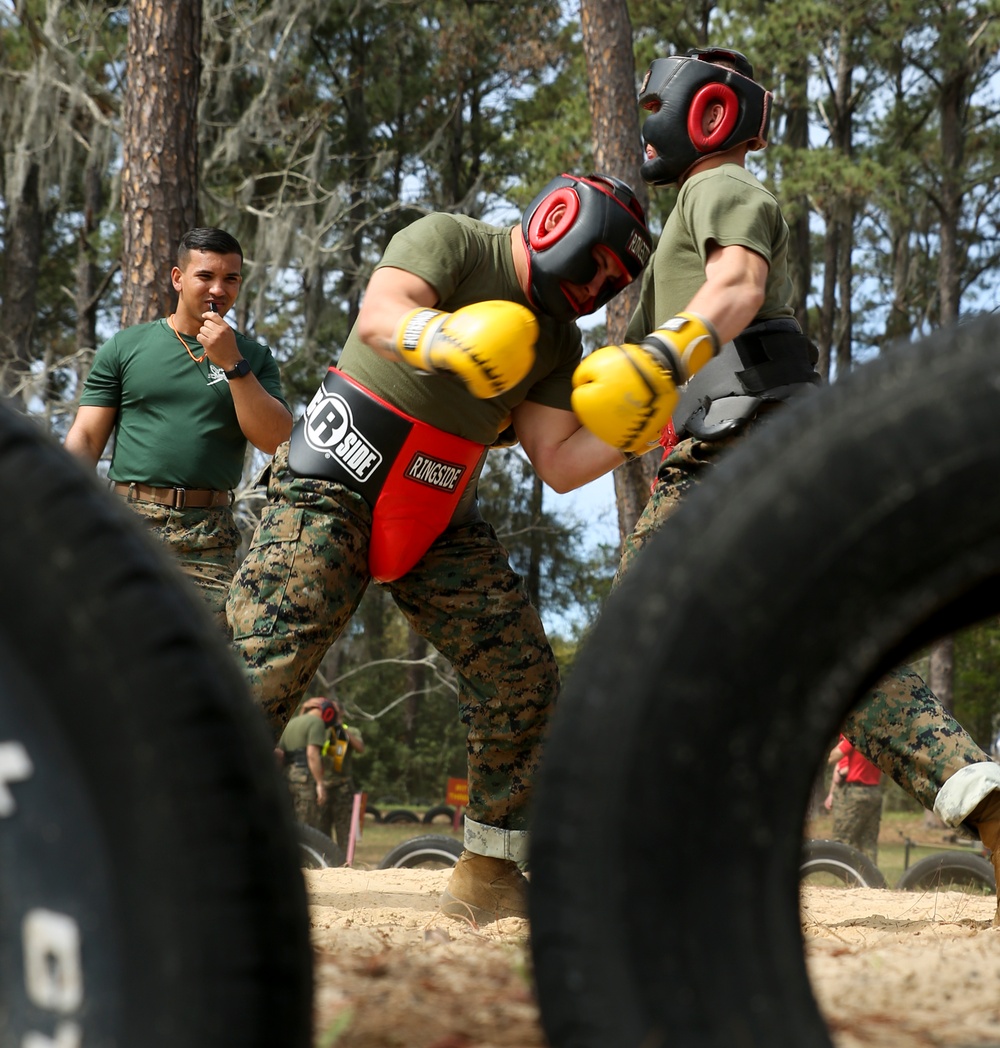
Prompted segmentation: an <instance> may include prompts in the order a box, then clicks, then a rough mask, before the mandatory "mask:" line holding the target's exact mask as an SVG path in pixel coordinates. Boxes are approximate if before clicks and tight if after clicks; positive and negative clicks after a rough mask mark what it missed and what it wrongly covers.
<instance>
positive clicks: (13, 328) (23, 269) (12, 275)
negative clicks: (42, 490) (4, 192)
mask: <svg viewBox="0 0 1000 1048" xmlns="http://www.w3.org/2000/svg"><path fill="white" fill-rule="evenodd" d="M38 181H39V172H38V165H37V164H34V163H32V164H30V165H29V167H28V170H27V173H26V175H25V178H24V181H23V183H22V185H21V190H20V193H19V194H18V196H17V199H16V200H13V201H11V205H12V206H11V208H10V213H9V216H8V225H7V244H6V248H7V249H6V252H5V256H4V262H5V265H4V282H3V299H2V302H3V327H2V330H0V365H2V376H3V381H2V384H0V389H2V392H3V394H4V395H5V396H8V397H10V398H11V399H12V400H13V401H14V403H15V404H16V405H17V406H18V407H19V408H21V409H23V408H24V407H25V406H26V403H27V400H28V395H29V394H28V391H27V389H26V387H27V385H28V384H29V381H28V380H29V378H30V375H31V360H32V358H33V355H34V354H33V349H32V344H33V341H34V330H35V317H36V315H37V312H38V309H37V305H38V272H39V260H40V258H41V253H42V208H41V202H40V200H39V195H38Z"/></svg>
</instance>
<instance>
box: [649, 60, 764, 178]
mask: <svg viewBox="0 0 1000 1048" xmlns="http://www.w3.org/2000/svg"><path fill="white" fill-rule="evenodd" d="M718 63H725V65H720V64H718ZM730 66H731V67H732V68H729V67H730ZM771 99H772V96H771V93H770V91H766V90H765V89H764V88H763V87H761V85H760V84H758V83H757V82H756V81H755V80H754V79H753V66H752V65H751V64H750V62H749V61H748V60H747V59H746V57H745V56H744V55H741V54H740V53H739V51H730V50H728V49H723V48H695V49H693V50H691V51H689V52H688V53H687V55H685V56H683V57H682V56H674V57H673V58H657V59H655V60H654V61H653V63H652V64H651V65H650V67H649V69H648V71H647V72H646V76H645V79H644V80H643V82H642V87H641V88H640V91H639V105H640V106H642V108H643V109H646V110H648V111H649V116H647V117H646V120H645V122H644V123H643V125H642V139H643V143H644V144H645V146H646V155H647V158H648V159H647V160H646V162H645V163H644V164H643V165H642V167H641V168H640V169H639V170H640V173H641V175H642V177H643V180H644V181H645V182H647V183H648V184H649V185H653V186H668V185H672V184H674V183H675V182H680V181H681V179H682V178H683V177H684V175H685V174H686V173H687V171H688V170H689V169H690V168H691V167H692V166H693V165H694V164H696V163H698V161H700V160H704V159H705V157H707V156H712V155H714V154H716V153H723V152H725V151H726V150H727V149H731V148H732V147H733V146H737V145H740V144H742V143H743V142H747V143H749V147H750V148H751V149H763V148H764V146H765V145H767V130H768V124H769V123H770V117H771ZM714 105H721V106H722V110H723V114H722V119H721V120H720V121H719V122H718V124H717V126H716V127H714V128H713V129H712V130H711V131H710V132H708V133H707V134H706V132H705V131H704V128H703V122H702V118H703V116H704V114H705V112H706V110H707V109H708V108H709V107H711V106H714Z"/></svg>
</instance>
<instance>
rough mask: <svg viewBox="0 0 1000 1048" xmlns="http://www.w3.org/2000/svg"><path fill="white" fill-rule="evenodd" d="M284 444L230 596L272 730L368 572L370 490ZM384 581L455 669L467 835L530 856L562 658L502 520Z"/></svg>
mask: <svg viewBox="0 0 1000 1048" xmlns="http://www.w3.org/2000/svg"><path fill="white" fill-rule="evenodd" d="M287 453H288V446H287V444H284V445H282V446H281V447H280V448H279V449H278V451H277V453H276V454H275V457H274V462H273V464H272V469H271V479H270V482H269V485H268V504H267V506H266V507H265V509H264V512H263V513H262V515H261V521H260V525H259V526H258V528H257V531H256V533H255V534H254V538H253V541H252V543H251V546H250V552H249V554H248V555H247V558H246V560H245V561H244V562H243V564H242V565H241V566H240V568H239V570H238V571H237V573H236V577H235V579H234V580H233V586H232V589H231V591H230V595H229V601H228V604H227V611H228V615H229V624H230V627H231V628H232V633H233V640H234V644H235V648H236V651H237V654H238V655H239V657H240V659H241V660H242V662H243V665H244V667H245V668H246V672H247V676H248V678H249V681H250V685H251V688H252V690H253V692H254V695H255V698H256V701H257V702H258V703H259V705H260V707H261V709H262V710H263V712H264V714H265V715H266V717H267V718H268V720H269V721H270V723H271V727H272V730H273V731H274V733H275V738H277V737H278V733H280V731H281V729H282V728H283V726H284V724H285V722H286V721H287V720H288V718H289V717H290V716H291V714H292V712H293V711H294V709H295V707H296V705H297V703H298V701H299V699H300V698H301V696H302V694H303V693H304V691H305V689H306V686H307V685H308V684H309V681H310V680H311V679H312V677H313V675H314V674H315V672H316V670H317V668H318V666H319V664H320V661H321V660H322V658H323V656H324V655H325V654H326V652H327V649H328V648H329V647H330V645H331V644H332V643H333V642H334V641H335V640H336V639H337V637H339V636H340V633H341V631H342V630H343V629H344V627H345V626H346V625H347V623H348V622H349V621H350V619H351V616H352V615H353V614H354V612H355V611H356V610H357V607H358V603H359V601H360V600H361V597H362V595H363V594H364V592H365V590H366V588H367V586H368V584H369V582H370V581H371V577H370V575H369V572H368V555H367V554H368V542H369V536H370V533H371V521H372V516H371V510H370V509H369V507H368V504H367V503H366V502H365V501H364V499H363V498H362V497H361V496H360V495H358V494H356V493H355V492H352V491H350V490H349V489H347V488H345V487H344V486H343V485H340V484H336V483H333V482H331V481H324V480H314V479H310V478H302V477H294V476H292V475H290V474H289V473H288V471H287ZM385 588H386V589H387V590H388V591H389V592H390V593H391V594H392V597H393V599H394V601H395V602H396V605H397V606H398V607H399V609H400V611H401V612H402V613H403V615H404V616H405V618H406V619H407V621H408V622H409V624H410V626H411V627H412V628H413V629H414V631H415V632H417V633H418V634H420V635H421V636H423V637H425V638H426V639H427V640H428V641H429V642H430V643H431V644H433V645H434V647H435V648H436V649H437V650H438V651H439V652H440V653H441V654H442V655H443V656H444V657H445V658H446V659H447V660H448V661H449V662H450V663H451V665H452V666H453V667H454V669H455V673H456V676H457V678H458V685H459V696H458V699H459V714H460V716H461V719H462V722H463V723H464V724H465V726H466V728H467V736H466V738H467V746H466V748H467V753H468V779H469V805H468V809H467V817H466V843H467V844H468V845H469V846H470V848H471V850H473V851H477V852H480V853H482V854H488V855H495V856H497V857H503V858H514V859H518V860H520V859H522V858H524V857H525V853H526V850H527V828H528V802H529V799H530V796H531V791H532V784H533V782H534V779H535V774H536V771H537V768H538V763H539V759H540V756H541V747H542V739H543V736H544V733H545V729H546V726H547V723H548V720H549V715H550V711H551V709H552V706H553V703H554V702H555V699H556V695H557V693H558V690H559V672H558V669H557V666H556V662H555V658H554V656H553V654H552V649H551V648H550V647H549V643H548V640H547V638H546V636H545V631H544V629H543V627H542V623H541V620H540V619H539V617H538V613H537V612H536V611H535V609H534V607H532V605H531V602H530V601H529V600H528V597H527V594H526V592H525V589H524V584H523V580H522V579H521V577H520V576H519V575H518V574H517V573H516V572H514V571H513V569H512V568H511V566H510V563H509V561H508V558H507V553H506V551H505V550H504V548H503V546H502V545H501V544H500V542H499V540H498V539H497V536H496V533H495V532H494V531H493V528H492V527H490V526H489V525H488V524H486V523H485V522H483V521H473V522H471V523H468V524H462V525H460V526H457V527H454V528H449V529H448V530H447V531H446V532H445V533H444V534H443V535H442V536H441V537H440V538H439V539H438V540H437V541H436V542H435V543H434V544H433V545H432V546H431V547H430V549H429V550H428V551H427V553H426V554H424V556H423V558H422V559H421V560H420V561H419V562H418V563H417V564H416V566H415V567H414V568H412V569H411V570H410V571H409V572H408V573H407V574H406V575H404V576H403V577H402V578H400V579H397V580H396V581H395V582H391V583H386V584H385Z"/></svg>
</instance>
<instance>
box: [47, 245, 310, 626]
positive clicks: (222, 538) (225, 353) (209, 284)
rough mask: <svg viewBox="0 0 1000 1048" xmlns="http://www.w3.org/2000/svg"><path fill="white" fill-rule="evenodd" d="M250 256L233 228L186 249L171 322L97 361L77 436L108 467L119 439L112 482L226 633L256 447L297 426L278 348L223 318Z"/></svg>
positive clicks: (127, 333) (90, 457) (139, 330)
mask: <svg viewBox="0 0 1000 1048" xmlns="http://www.w3.org/2000/svg"><path fill="white" fill-rule="evenodd" d="M242 267H243V251H242V249H241V248H240V245H239V242H238V241H237V240H236V238H235V237H232V236H230V234H229V233H226V232H225V231H224V230H221V229H214V228H199V229H191V230H189V231H188V232H187V233H185V234H184V236H183V237H182V238H181V242H180V244H179V246H178V248H177V264H176V265H175V266H174V267H173V269H172V270H171V274H170V276H171V281H172V283H173V286H174V290H175V291H176V292H177V309H176V311H175V312H174V313H172V314H171V315H170V316H169V317H166V318H161V319H160V320H154V321H153V322H152V323H150V324H138V325H135V326H133V327H129V328H126V329H125V330H123V331H120V332H119V333H118V334H117V335H114V336H113V337H112V338H110V339H109V340H108V341H107V342H106V343H105V344H104V345H103V346H101V348H100V349H99V350H98V351H97V354H96V355H95V357H94V363H93V365H92V367H91V369H90V374H89V375H88V377H87V381H86V383H85V385H84V390H83V395H82V396H81V398H80V409H79V411H78V412H77V415H76V418H75V420H74V421H73V425H72V426H71V427H70V430H69V432H68V433H67V435H66V441H65V445H66V448H67V449H68V450H69V451H71V452H72V453H73V454H74V455H76V456H78V457H79V458H81V459H83V461H84V462H87V463H88V464H89V465H91V466H96V465H97V463H98V461H99V460H100V457H101V455H102V454H103V452H104V448H105V446H106V445H107V443H108V439H109V438H110V436H111V433H112V431H113V432H114V434H115V445H114V451H113V452H112V455H111V466H110V469H109V470H108V476H109V478H110V479H111V480H112V481H113V482H114V488H113V490H114V491H115V493H116V494H118V495H119V496H121V497H122V498H123V499H125V500H126V501H127V502H128V504H129V506H130V507H131V508H132V509H133V510H134V512H136V513H137V514H138V515H139V516H141V517H143V518H144V519H145V520H146V522H147V524H148V525H149V528H150V530H151V531H152V533H153V535H154V536H155V537H156V538H157V539H158V540H159V541H161V542H162V543H163V544H164V545H165V546H167V547H168V548H169V549H170V550H171V552H172V553H173V554H174V556H175V557H176V558H177V561H178V563H179V564H180V567H181V570H182V571H183V572H184V573H185V574H186V575H188V576H189V577H190V578H191V579H192V580H193V581H194V582H195V584H196V585H197V586H198V587H199V589H200V591H201V593H202V595H203V597H204V599H205V601H206V603H207V604H208V606H209V608H210V610H211V611H212V612H213V614H214V615H215V616H216V618H217V619H218V621H219V622H220V624H221V625H222V626H223V627H225V626H226V619H225V602H226V596H227V594H228V592H229V584H230V582H231V581H232V577H233V572H234V571H235V569H236V551H237V549H238V547H239V543H240V533H239V528H238V527H237V525H236V520H235V518H234V517H233V512H232V509H231V506H232V501H233V489H235V488H236V486H237V485H238V484H239V480H240V476H241V474H242V472H243V460H244V457H245V455H246V448H247V441H248V440H249V441H250V442H251V443H252V444H253V445H254V446H255V447H257V448H259V449H260V450H261V451H264V452H266V453H267V454H269V455H270V454H273V452H274V449H275V448H276V447H277V446H278V444H280V443H281V441H283V440H287V438H288V434H289V433H290V432H291V428H292V416H291V413H290V412H289V410H288V406H287V405H286V404H285V402H284V400H282V398H281V383H280V380H279V376H278V365H277V363H276V361H275V360H274V357H273V356H272V355H271V351H270V349H268V347H267V346H265V345H262V344H261V343H259V342H255V341H253V339H250V338H247V337H246V336H245V335H243V334H241V333H239V332H237V331H234V330H233V328H231V327H230V326H229V325H228V324H227V323H226V322H225V320H224V319H223V317H224V316H225V314H226V313H227V312H228V311H229V310H230V309H231V308H232V305H233V303H234V302H235V301H236V296H237V295H238V294H239V290H240V284H241V281H242V279H243V278H242V275H241V271H242Z"/></svg>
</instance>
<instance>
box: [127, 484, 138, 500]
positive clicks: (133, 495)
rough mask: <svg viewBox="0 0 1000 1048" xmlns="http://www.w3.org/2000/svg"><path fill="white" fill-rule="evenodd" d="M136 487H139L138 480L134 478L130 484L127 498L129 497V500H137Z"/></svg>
mask: <svg viewBox="0 0 1000 1048" xmlns="http://www.w3.org/2000/svg"><path fill="white" fill-rule="evenodd" d="M136 488H137V485H136V482H135V481H134V480H133V481H132V482H131V483H130V484H129V486H128V495H127V496H126V498H127V499H128V501H129V502H135V501H136V499H137V497H138V495H137V491H136Z"/></svg>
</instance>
